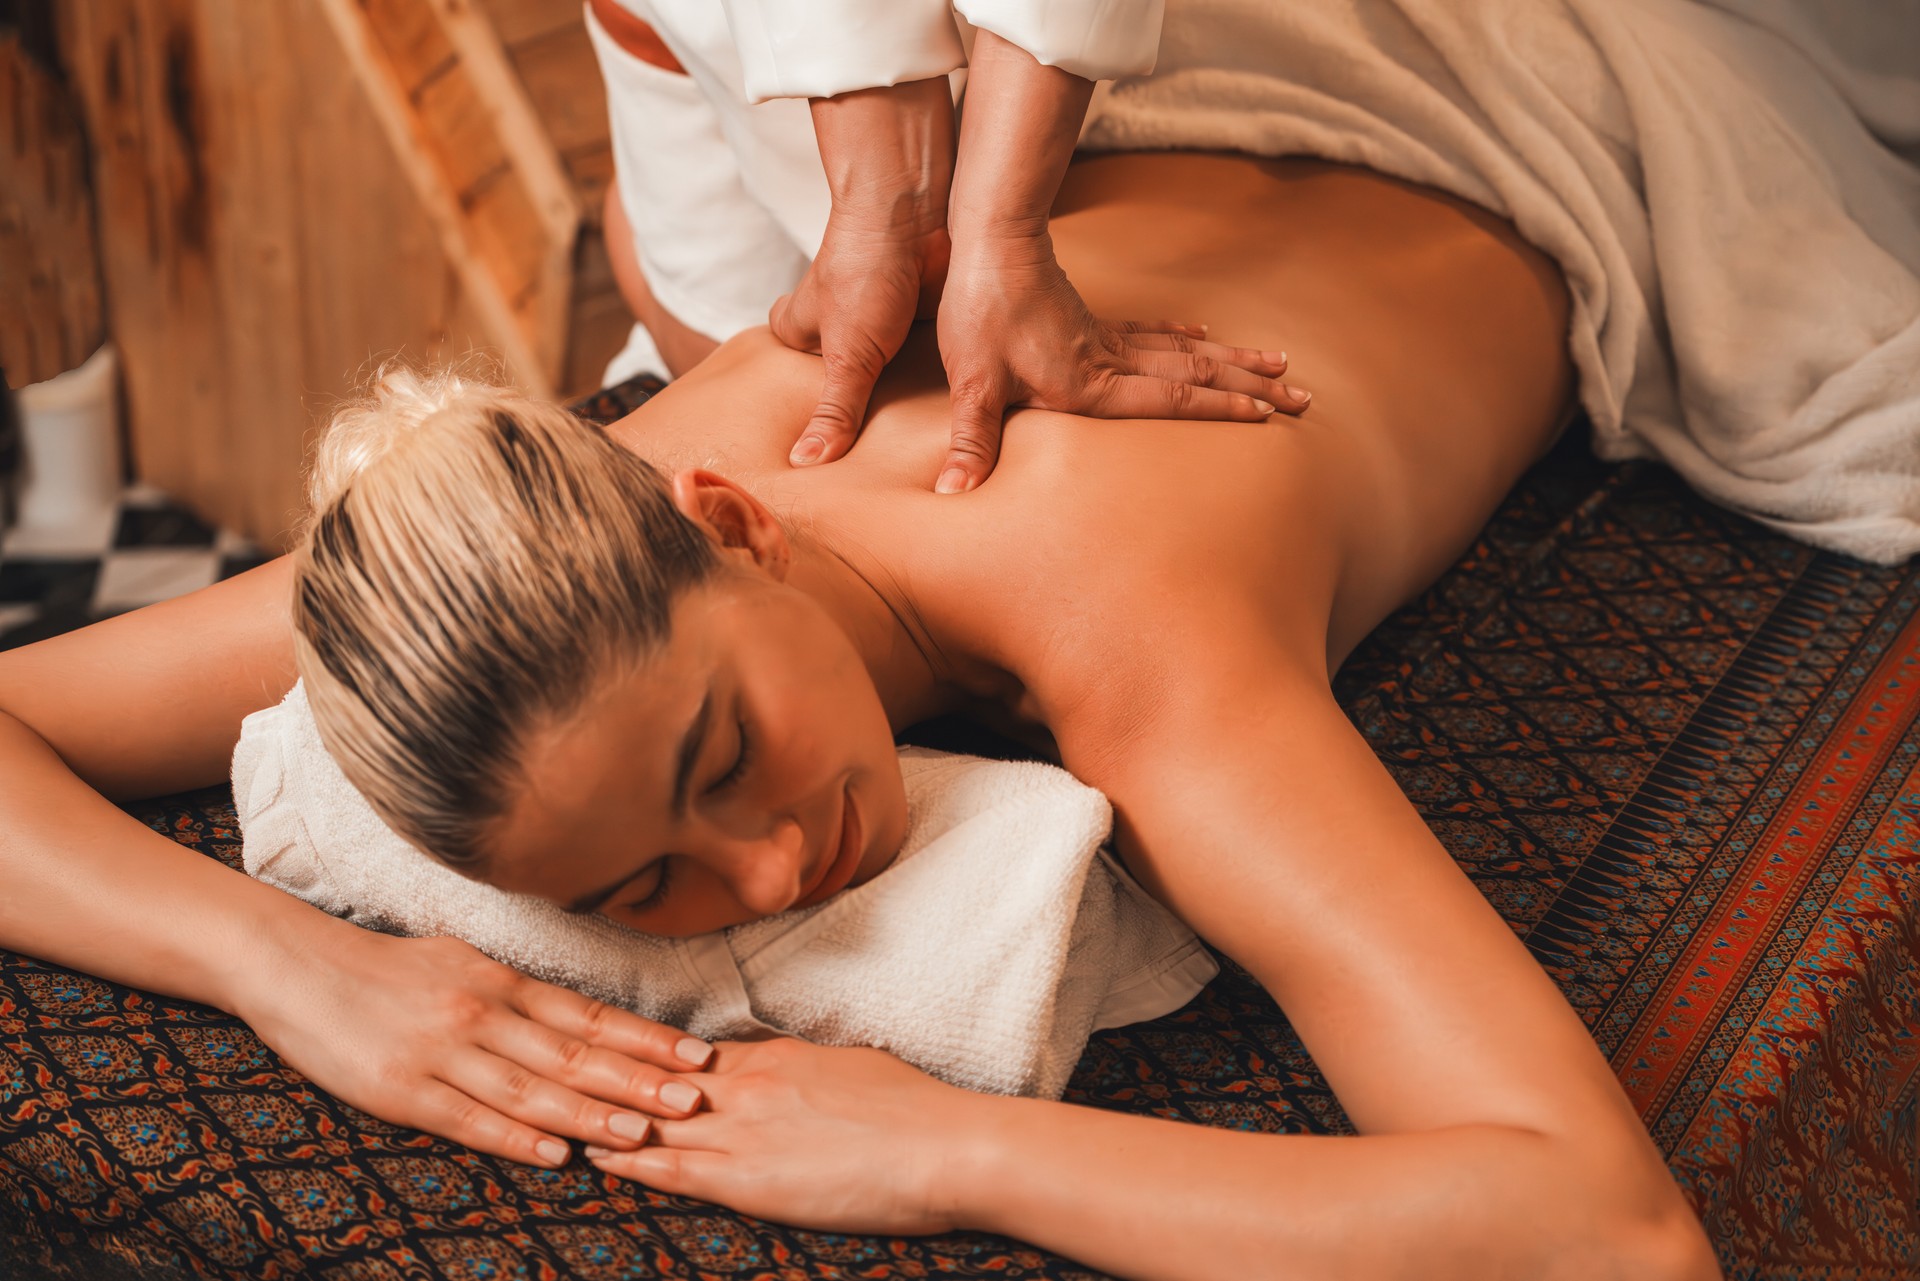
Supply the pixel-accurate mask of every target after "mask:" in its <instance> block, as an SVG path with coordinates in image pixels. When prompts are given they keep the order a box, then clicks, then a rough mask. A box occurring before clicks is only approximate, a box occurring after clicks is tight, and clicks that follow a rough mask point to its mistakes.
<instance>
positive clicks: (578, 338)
mask: <svg viewBox="0 0 1920 1281" xmlns="http://www.w3.org/2000/svg"><path fill="white" fill-rule="evenodd" d="M480 7H481V9H482V10H484V11H485V12H486V14H487V16H488V17H489V18H491V19H492V22H493V27H494V30H495V31H497V32H498V33H499V37H500V41H501V43H502V44H503V45H504V46H505V48H506V51H507V56H508V58H509V59H510V60H511V62H512V64H513V68H514V71H515V72H516V73H517V74H518V76H519V78H520V81H521V83H522V84H523V85H524V86H525V88H526V93H527V98H528V99H529V101H530V102H531V103H532V105H533V109H534V112H535V114H536V115H537V116H538V117H539V118H540V122H541V124H542V125H543V126H544V127H545V129H546V132H547V136H548V137H549V138H550V139H551V140H552V142H553V146H554V148H555V150H556V151H558V152H559V155H560V159H561V161H562V162H563V163H564V164H565V165H566V171H567V176H568V177H569V178H570V179H571V180H572V183H573V187H574V191H575V193H576V194H577V196H578V198H579V206H580V211H581V222H580V235H579V241H578V244H577V246H576V248H575V250H574V258H573V293H572V300H571V303H570V306H569V310H568V327H567V358H566V364H565V367H564V369H563V371H562V374H561V378H560V388H561V390H562V391H563V392H564V393H565V394H568V395H580V394H584V393H586V392H590V391H592V390H594V389H595V388H597V387H598V386H599V384H600V374H601V371H602V370H603V369H604V368H605V367H606V363H607V361H608V360H609V359H611V358H612V356H613V353H614V352H616V351H618V350H619V349H620V348H621V346H622V345H624V344H625V342H626V339H627V331H628V330H629V329H631V328H632V327H633V316H632V313H631V312H629V311H628V310H627V306H626V303H625V302H624V301H623V300H622V299H621V297H620V291H619V289H618V287H617V286H615V284H614V281H613V272H612V269H611V267H610V266H609V265H608V262H607V247H606V242H605V240H604V238H603V235H602V231H601V226H600V221H601V215H600V210H601V205H602V202H603V201H604V200H605V199H606V193H607V187H608V186H609V185H610V184H611V183H612V181H613V141H612V135H611V132H610V130H609V128H608V124H607V98H606V91H605V89H604V87H603V86H602V84H601V82H600V68H599V65H598V64H597V63H596V62H595V61H594V57H593V46H592V44H591V43H590V42H589V41H588V39H587V28H586V23H585V21H584V20H583V18H582V17H581V4H580V0H480Z"/></svg>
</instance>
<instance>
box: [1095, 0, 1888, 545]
mask: <svg viewBox="0 0 1920 1281" xmlns="http://www.w3.org/2000/svg"><path fill="white" fill-rule="evenodd" d="M1096 106H1097V110H1098V113H1099V118H1098V119H1096V120H1094V121H1093V122H1092V124H1091V125H1090V127H1089V128H1088V130H1087V132H1086V134H1085V136H1084V138H1083V146H1085V147H1087V148H1089V149H1093V150H1134V149H1152V148H1163V147H1196V148H1221V149H1233V150H1239V151H1247V152H1252V153H1254V154H1257V155H1268V156H1279V155H1313V156H1320V157H1324V158H1326V159H1330V160H1336V161H1342V162H1345V163H1348V164H1355V165H1365V166H1368V167H1370V168H1373V169H1378V170H1380V171H1382V172H1384V173H1388V174H1392V175H1394V176H1396V177H1400V178H1404V179H1407V180H1408V181H1411V182H1417V183H1424V184H1427V185H1430V186H1434V187H1438V188H1440V189H1442V190H1444V191H1448V192H1451V193H1452V194H1454V195H1456V196H1459V197H1461V198H1462V199H1465V200H1470V201H1472V202H1474V203H1475V204H1478V205H1481V206H1484V207H1485V208H1487V209H1489V210H1491V211H1493V212H1494V213H1497V214H1500V215H1502V216H1504V217H1506V218H1509V219H1511V220H1512V221H1513V223H1514V224H1515V225H1516V226H1517V227H1518V228H1519V230H1520V233H1521V234H1522V235H1523V236H1525V237H1526V238H1527V239H1528V240H1530V241H1531V242H1533V243H1534V244H1536V245H1538V246H1539V247H1540V248H1541V249H1543V250H1545V251H1546V252H1547V253H1548V254H1550V255H1552V256H1553V257H1554V258H1555V259H1556V260H1558V262H1559V264H1560V266H1561V268H1562V269H1563V270H1564V271H1565V272H1566V274H1567V279H1568V282H1569V284H1570V286H1571V289H1572V294H1573V299H1574V317H1573V333H1572V336H1571V343H1572V353H1573V358H1574V361H1575V363H1576V364H1577V365H1578V366H1579V369H1580V373H1581V375H1582V377H1581V398H1582V400H1583V402H1584V404H1585V406H1586V408H1587V411H1588V413H1589V414H1590V416H1591V417H1592V419H1593V423H1594V426H1595V428H1596V431H1597V448H1598V449H1599V451H1600V453H1601V454H1602V455H1603V456H1607V457H1611V458H1629V457H1637V456H1656V457H1659V458H1661V459H1663V460H1665V461H1666V462H1667V463H1668V464H1669V465H1671V466H1672V467H1673V468H1674V469H1675V470H1676V471H1678V472H1679V473H1680V474H1681V475H1682V476H1684V477H1686V479H1687V480H1688V481H1689V482H1691V483H1692V484H1693V485H1694V486H1695V487H1696V488H1698V489H1699V490H1700V491H1701V492H1702V493H1704V494H1705V495H1706V496H1708V497H1709V498H1712V499H1714V500H1715V501H1717V502H1720V503H1723V504H1725V505H1726V506H1728V507H1731V508H1734V509H1736V510H1738V511H1742V512H1745V513H1747V514H1749V515H1752V516H1754V517H1756V518H1758V519H1759V520H1761V521H1763V522H1765V523H1766V524H1768V525H1771V526H1773V527H1774V528H1776V529H1779V530H1781V531H1782V532H1784V533H1788V534H1791V535H1793V536H1795V537H1798V538H1802V539H1804V540H1806V541H1807V542H1810V543H1814V544H1816V545H1818V546H1823V547H1830V548H1834V549H1836V550H1839V551H1843V552H1848V553H1851V554H1852V555H1855V556H1860V557H1864V558H1866V559H1868V560H1876V561H1882V562H1893V561H1897V560H1902V559H1905V558H1906V557H1909V556H1911V555H1913V554H1914V553H1915V552H1916V551H1920V167H1916V164H1915V163H1914V162H1915V160H1916V159H1920V0H1819V2H1817V3H1816V2H1815V0H1704V2H1698V0H1285V2H1284V3H1282V2H1279V0H1168V5H1167V14H1166V26H1165V30H1164V34H1163V36H1162V41H1161V50H1160V62H1159V67H1158V70H1156V71H1155V73H1154V74H1153V76H1152V77H1151V78H1147V79H1129V80H1122V81H1119V82H1117V83H1116V84H1115V85H1114V86H1113V90H1112V92H1111V93H1110V94H1108V95H1106V96H1104V97H1103V98H1102V99H1101V100H1100V101H1099V102H1098V103H1097V104H1096ZM1299 371H1300V374H1301V376H1302V377H1304V378H1308V379H1311V374H1310V372H1309V371H1308V370H1307V368H1306V366H1305V364H1304V363H1303V364H1301V365H1300V366H1299Z"/></svg>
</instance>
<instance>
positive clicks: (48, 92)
mask: <svg viewBox="0 0 1920 1281" xmlns="http://www.w3.org/2000/svg"><path fill="white" fill-rule="evenodd" d="M0 124H3V125H4V128H0V299H4V300H5V304H4V305H0V369H4V370H5V371H6V376H7V381H8V383H9V385H11V386H13V387H15V388H19V387H24V386H26V385H27V384H28V383H36V382H41V381H44V380H45V379H48V378H52V377H53V376H55V375H56V374H61V373H65V372H66V371H67V370H69V369H72V368H74V367H76V366H78V365H79V364H80V363H81V362H82V361H84V360H85V359H86V358H87V357H88V356H90V355H92V354H93V352H94V350H95V349H96V348H97V347H99V345H100V343H101V342H102V340H103V339H104V338H105V336H106V333H105V317H104V313H103V310H102V300H101V296H100V263H99V255H98V251H97V250H96V248H95V246H94V239H93V196H92V189H91V184H90V180H89V178H88V176H87V170H86V145H85V139H84V136H83V135H82V133H81V130H80V122H79V118H78V116H77V115H76V114H75V110H74V106H73V104H72V102H71V101H70V100H69V99H68V97H67V95H66V93H65V91H64V90H63V89H62V88H61V87H60V85H59V83H58V82H57V81H56V80H55V79H54V77H53V76H52V75H51V74H50V73H49V72H48V70H47V69H46V68H44V67H42V66H40V65H38V64H37V63H36V62H34V60H33V59H32V58H31V57H30V56H29V55H28V54H27V53H26V51H25V50H24V49H23V48H22V46H21V43H20V40H19V38H18V36H17V35H13V34H0Z"/></svg>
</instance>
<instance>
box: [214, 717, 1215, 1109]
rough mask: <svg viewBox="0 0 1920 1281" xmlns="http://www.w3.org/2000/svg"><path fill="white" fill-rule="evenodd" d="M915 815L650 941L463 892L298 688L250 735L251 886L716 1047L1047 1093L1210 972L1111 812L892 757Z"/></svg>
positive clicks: (1067, 778)
mask: <svg viewBox="0 0 1920 1281" xmlns="http://www.w3.org/2000/svg"><path fill="white" fill-rule="evenodd" d="M900 769H901V773H902V775H903V776H904V777H905V780H906V791H907V803H908V811H909V822H908V830H907V838H906V843H905V846H904V847H903V848H902V850H901V852H900V855H899V858H898V859H897V860H896V862H895V863H894V864H893V866H891V867H889V868H888V869H887V870H886V871H885V872H883V873H882V874H880V875H879V876H877V877H875V878H874V879H873V880H871V881H868V882H867V883H866V884H865V885H860V886H856V887H854V888H852V889H849V890H845V891H843V892H841V893H839V894H836V895H834V896H833V897H832V898H830V899H828V900H827V901H826V902H824V903H821V904H818V905H817V906H814V907H811V908H807V909H804V910H802V911H796V912H788V913H785V914H783V915H781V916H777V917H771V918H769V919H767V920H763V921H755V922H752V923H750V924H747V925H741V926H735V927H734V928H732V929H729V930H724V931H721V932H718V933H714V934H705V935H700V936H697V937H694V938H689V939H665V938H659V937H656V936H653V935H648V934H640V933H636V932H635V931H633V930H629V929H626V928H624V927H622V926H619V925H616V924H614V923H613V922H612V921H609V920H606V919H605V918H603V917H598V916H584V917H583V916H570V915H568V914H567V913H566V912H563V911H562V910H561V909H560V908H559V907H558V906H557V905H555V904H553V903H549V902H547V901H545V900H543V899H537V898H531V897H527V896H522V895H515V894H508V893H505V892H503V891H500V890H496V889H493V888H492V887H490V886H486V885H482V884H480V883H478V882H475V881H470V880H468V879H467V878H465V877H463V876H461V875H460V874H459V873H457V872H454V871H452V870H451V869H449V868H447V867H445V866H443V865H442V864H440V863H438V862H436V861H434V860H433V859H432V858H430V857H428V856H427V855H425V854H422V853H421V852H420V851H418V850H416V849H414V848H413V847H412V846H411V845H408V844H407V843H406V842H405V841H403V840H401V839H400V837H398V836H397V835H395V834H394V832H393V831H392V830H391V829H389V828H388V827H387V826H386V825H385V824H384V823H382V822H381V821H380V819H379V818H378V816H376V815H375V814H374V812H373V810H372V809H371V808H370V807H369V806H368V805H367V803H366V801H365V799H364V798H362V797H361V795H360V794H359V793H358V792H357V791H355V790H354V788H353V786H352V785H351V784H350V783H348V782H347V780H346V777H345V776H344V775H342V774H341V772H340V769H339V766H338V765H336V764H335V763H334V761H333V759H332V757H331V756H329V755H328V754H327V751H326V748H325V746H324V745H323V744H322V743H321V741H320V735H319V730H318V728H317V727H316V726H315V724H314V721H313V713H312V711H311V710H310V709H309V707H308V705H307V699H306V691H305V689H304V688H303V687H302V686H301V685H298V684H296V685H295V686H294V688H293V690H292V692H291V693H289V694H288V695H287V697H286V699H285V700H284V701H282V702H281V703H280V704H279V705H278V706H275V707H271V708H267V709H265V710H263V711H259V712H255V713H254V714H253V715H251V716H249V717H247V718H246V720H245V721H244V722H243V724H242V726H241V733H240V742H239V745H238V746H237V747H236V748H235V749H234V754H233V794H234V803H235V808H236V809H237V810H238V812H239V816H240V822H241V826H242V830H243V834H244V844H243V857H244V859H245V862H246V868H247V871H248V872H250V873H251V874H252V875H254V876H256V877H258V878H259V879H261V880H263V881H266V882H268V883H269V884H273V885H277V886H279V887H280V888H282V889H284V890H287V891H288V892H290V893H292V894H295V895H297V896H299V897H300V898H302V899H305V900H306V901H307V902H309V903H312V904H314V905H316V906H318V907H320V908H323V909H324V910H326V911H328V912H331V913H333V914H334V915H336V916H344V917H346V918H348V919H350V920H353V921H357V922H359V923H361V924H362V925H366V926H369V927H372V928H376V929H383V930H388V931H392V932H397V933H403V934H411V935H430V934H451V935H456V936H458V937H460V938H463V939H465V940H467V941H468V942H469V943H472V944H473V945H474V946H475V947H477V948H479V949H480V950H481V951H483V952H485V953H487V954H488V955H489V956H492V957H494V958H496V959H497V960H500V961H503V962H505V963H506V964H509V965H512V966H514V967H516V968H518V969H520V970H523V971H525V972H526V973H528V974H531V975H534V976H535V977H537V978H541V979H545V980H547V981H549V982H554V983H560V984H564V985H566V986H568V987H572V988H575V989H578V990H579V991H582V992H585V993H587V994H589V995H591V996H595V997H598V998H599V999H601V1000H604V1001H607V1002H609V1003H610V1004H615V1005H620V1006H624V1007H626V1008H628V1009H631V1010H634V1011H635V1012H637V1013H639V1014H642V1015H645V1016H646V1017H648V1018H652V1019H658V1020H660V1021H662V1022H666V1023H671V1024H674V1025H675V1026H678V1027H683V1028H685V1029H687V1030H688V1031H690V1032H692V1033H693V1034H694V1035H696V1036H702V1037H706V1038H709V1039H715V1038H724V1037H738V1036H743V1035H751V1034H756V1033H761V1032H764V1031H766V1030H768V1029H772V1030H776V1031H782V1032H787V1033H791V1034H793V1035H796V1036H802V1037H805V1038H807V1039H809V1040H812V1041H818V1042H822V1043H825V1044H831V1045H873V1046H878V1047H880V1048H881V1049H885V1050H888V1051H891V1052H892V1053H894V1054H896V1055H898V1056H899V1057H901V1058H903V1059H905V1060H907V1061H908V1062H910V1063H913V1064H916V1065H917V1066H919V1067H921V1068H923V1069H925V1070H926V1071H928V1072H931V1073H933V1074H934V1075H936V1076H939V1077H941V1078H943V1079H945V1080H947V1081H951V1082H952V1083H954V1084H956V1085H961V1086H965V1087H967V1088H969V1089H975V1090H981V1091H987V1092H992V1093H998V1094H1024V1095H1032V1096H1036V1097H1043V1098H1057V1097H1058V1096H1059V1094H1060V1092H1061V1091H1062V1090H1063V1089H1064V1088H1065V1087H1066V1083H1067V1078H1068V1077H1069V1076H1070V1075H1071V1074H1072V1072H1073V1068H1074V1065H1075V1063H1076V1062H1078V1060H1079V1057H1080V1054H1081V1051H1082V1050H1083V1049H1084V1047H1085V1045H1086V1041H1087V1037H1088V1036H1089V1035H1090V1034H1091V1033H1092V1032H1094V1031H1096V1030H1098V1029H1100V1028H1104V1027H1118V1026H1120V1025H1122V1024H1126V1023H1132V1022H1138V1021H1140V1020H1143V1019H1150V1018H1157V1017H1159V1016H1160V1015H1162V1014H1166V1013H1170V1012H1171V1011H1173V1010H1176V1009H1178V1008H1179V1007H1180V1006H1182V1005H1184V1004H1186V1003H1187V1001H1189V1000H1191V999H1192V998H1193V996H1194V994H1195V993H1197V992H1198V991H1199V990H1200V989H1201V988H1202V987H1204V986H1206V984H1207V982H1208V981H1209V980H1210V979H1211V978H1212V977H1213V976H1214V974H1215V973H1217V972H1218V966H1217V965H1216V964H1215V962H1214V960H1213V957H1212V955H1211V954H1210V953H1209V952H1208V951H1207V949H1206V948H1205V947H1204V946H1202V945H1201V943H1200V940H1199V939H1198V938H1196V937H1195V936H1194V935H1193V933H1192V931H1190V930H1189V929H1187V927H1186V926H1185V925H1183V924H1182V923H1181V922H1180V921H1179V920H1178V919H1177V918H1175V917H1174V916H1173V915H1172V914H1171V913H1169V912H1168V911H1167V910H1166V909H1165V908H1163V907H1161V906H1160V904H1159V903H1158V902H1156V901H1155V900H1154V899H1153V898H1152V897H1150V896H1149V895H1148V894H1147V893H1146V892H1145V891H1144V890H1142V889H1141V888H1140V887H1139V886H1138V885H1137V884H1135V883H1134V881H1133V880H1132V879H1131V878H1130V877H1129V876H1127V874H1126V873H1125V872H1124V871H1123V870H1122V869H1121V868H1120V867H1119V865H1118V864H1117V863H1115V862H1114V860H1113V859H1112V858H1111V857H1110V856H1109V855H1108V854H1107V853H1106V852H1105V850H1103V849H1102V845H1103V843H1104V842H1105V841H1106V839H1107V835H1108V832H1109V830H1110V827H1111V824H1112V810H1111V808H1110V807H1109V806H1108V804H1107V801H1106V798H1105V797H1103V796H1101V795H1100V793H1098V792H1096V791H1094V790H1093V789H1091V788H1088V787H1086V786H1084V785H1082V784H1081V783H1079V782H1077V781H1076V780H1075V779H1074V778H1073V777H1072V776H1071V775H1069V774H1067V773H1066V772H1065V771H1064V770H1059V769H1055V768H1054V767H1052V766H1049V765H1039V764H1032V763H1008V762H1003V761H989V760H982V759H979V758H977V757H970V756H954V755H949V754H946V753H941V752H933V751H928V750H925V749H920V748H906V749H903V750H902V751H901V752H900Z"/></svg>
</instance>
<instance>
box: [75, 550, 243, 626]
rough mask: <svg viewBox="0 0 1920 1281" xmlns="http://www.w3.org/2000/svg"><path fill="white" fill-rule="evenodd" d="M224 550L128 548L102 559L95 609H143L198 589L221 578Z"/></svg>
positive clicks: (104, 610) (98, 612)
mask: <svg viewBox="0 0 1920 1281" xmlns="http://www.w3.org/2000/svg"><path fill="white" fill-rule="evenodd" d="M220 555H221V553H220V552H219V551H218V550H217V549H216V548H212V547H127V548H118V549H116V550H114V551H112V552H111V553H109V554H107V555H105V556H103V557H101V559H100V577H99V578H97V579H96V580H94V586H93V612H94V613H95V614H113V613H119V612H120V611H122V610H129V609H139V608H140V607H141V606H143V605H152V604H156V603H158V602H160V601H163V600H171V599H173V598H174V597H175V596H184V595H186V594H187V593H188V592H197V591H199V590H200V589H201V588H202V587H207V586H209V585H211V584H213V583H214V582H216V581H218V580H219V577H220Z"/></svg>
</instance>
